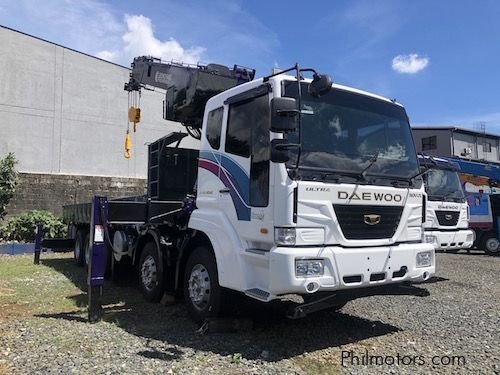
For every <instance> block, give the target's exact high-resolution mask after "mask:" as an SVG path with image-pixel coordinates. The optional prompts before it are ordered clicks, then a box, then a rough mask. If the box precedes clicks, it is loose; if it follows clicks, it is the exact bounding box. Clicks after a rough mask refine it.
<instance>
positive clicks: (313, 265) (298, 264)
mask: <svg viewBox="0 0 500 375" xmlns="http://www.w3.org/2000/svg"><path fill="white" fill-rule="evenodd" d="M324 268H325V267H324V263H323V260H322V259H311V260H296V261H295V276H297V277H307V276H321V275H323V271H324Z"/></svg>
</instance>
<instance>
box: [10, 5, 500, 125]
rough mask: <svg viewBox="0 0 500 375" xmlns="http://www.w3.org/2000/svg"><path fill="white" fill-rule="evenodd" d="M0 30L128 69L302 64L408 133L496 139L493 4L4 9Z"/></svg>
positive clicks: (499, 49) (497, 29)
mask: <svg viewBox="0 0 500 375" xmlns="http://www.w3.org/2000/svg"><path fill="white" fill-rule="evenodd" d="M0 24H1V25H4V26H8V27H11V28H14V29H17V30H20V31H23V32H25V33H28V34H32V35H35V36H38V37H41V38H44V39H47V40H50V41H53V42H56V43H59V44H62V45H64V46H67V47H70V48H74V49H76V50H79V51H82V52H86V53H89V54H92V55H96V56H99V57H101V58H105V59H108V60H111V61H114V62H117V63H120V64H122V65H126V66H128V65H129V63H130V61H131V59H132V57H133V56H136V55H141V54H151V55H154V56H158V57H161V58H163V59H165V60H171V59H175V60H183V61H187V62H198V61H199V62H204V63H208V62H216V63H223V64H227V65H233V64H240V65H245V66H250V67H254V68H256V69H257V75H258V76H262V75H264V74H267V73H269V72H270V70H271V68H272V67H273V66H278V67H282V68H285V67H289V66H291V65H292V64H294V63H295V62H299V63H300V64H301V65H302V66H309V67H314V68H316V69H317V70H319V71H321V72H325V73H329V74H331V75H332V77H333V79H334V81H336V82H338V83H341V84H345V85H348V86H354V87H356V88H360V89H364V90H367V91H372V92H375V93H377V94H380V95H383V96H386V97H389V98H396V99H397V100H398V101H399V102H401V103H403V104H404V105H405V106H406V109H407V112H408V114H409V116H410V119H411V122H412V124H413V125H457V126H463V127H468V128H473V127H474V126H475V124H477V123H478V122H480V121H484V122H485V123H486V129H487V131H488V132H491V133H500V1H495V0H480V1H462V0H461V1H451V0H450V1H405V0H399V1H383V0H379V1H376V2H375V1H340V0H336V1H313V2H309V3H307V5H306V3H305V2H300V1H293V0H289V1H286V2H285V1H274V2H273V1H260V0H254V1H247V2H243V1H228V0H210V1H191V0H183V1H167V0H161V1H159V0H158V1H138V0H135V1H130V0H124V1H99V0H45V1H44V2H43V3H40V2H39V1H34V0H33V1H28V0H1V1H0Z"/></svg>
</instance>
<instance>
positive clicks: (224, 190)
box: [219, 188, 231, 193]
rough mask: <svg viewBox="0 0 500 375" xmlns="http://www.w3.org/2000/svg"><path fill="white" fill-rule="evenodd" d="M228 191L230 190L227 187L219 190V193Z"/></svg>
mask: <svg viewBox="0 0 500 375" xmlns="http://www.w3.org/2000/svg"><path fill="white" fill-rule="evenodd" d="M229 192H231V191H230V190H229V189H228V188H225V189H220V190H219V193H229Z"/></svg>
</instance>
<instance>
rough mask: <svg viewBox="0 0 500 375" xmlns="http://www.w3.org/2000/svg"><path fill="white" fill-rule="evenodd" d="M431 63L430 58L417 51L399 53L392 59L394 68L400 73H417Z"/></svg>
mask: <svg viewBox="0 0 500 375" xmlns="http://www.w3.org/2000/svg"><path fill="white" fill-rule="evenodd" d="M427 65H429V58H428V57H423V56H419V55H418V54H416V53H412V54H409V55H398V56H396V57H395V58H393V59H392V69H394V70H395V71H396V72H398V73H406V74H415V73H418V72H420V71H421V70H423V69H425V68H426V67H427Z"/></svg>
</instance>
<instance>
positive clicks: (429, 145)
mask: <svg viewBox="0 0 500 375" xmlns="http://www.w3.org/2000/svg"><path fill="white" fill-rule="evenodd" d="M436 148H437V137H436V136H435V135H433V136H432V137H425V138H422V151H427V150H435V149H436Z"/></svg>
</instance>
